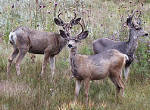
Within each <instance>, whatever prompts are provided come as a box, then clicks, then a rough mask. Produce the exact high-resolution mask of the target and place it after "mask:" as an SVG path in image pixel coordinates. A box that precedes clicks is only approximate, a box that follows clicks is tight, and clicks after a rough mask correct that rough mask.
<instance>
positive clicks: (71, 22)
mask: <svg viewBox="0 0 150 110" xmlns="http://www.w3.org/2000/svg"><path fill="white" fill-rule="evenodd" d="M80 20H81V18H77V19H73V20H71V21H70V24H71V26H73V25H77V24H78V23H79V22H80Z"/></svg>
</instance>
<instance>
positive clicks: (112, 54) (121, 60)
mask: <svg viewBox="0 0 150 110" xmlns="http://www.w3.org/2000/svg"><path fill="white" fill-rule="evenodd" d="M71 51H72V50H71ZM125 60H126V59H125V55H124V54H121V53H120V52H118V51H117V50H114V49H111V50H107V51H106V52H103V53H100V54H96V55H92V56H87V55H80V54H75V55H73V56H72V55H71V56H70V62H71V67H72V68H71V69H72V73H73V75H74V77H75V78H77V79H78V80H84V79H86V78H88V79H90V80H100V79H104V78H105V77H107V76H110V75H111V74H112V73H113V71H114V70H115V71H119V73H120V72H121V70H122V67H123V65H124V64H125ZM118 68H119V69H120V70H117V69H118ZM115 74H116V73H115Z"/></svg>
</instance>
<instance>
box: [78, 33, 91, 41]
mask: <svg viewBox="0 0 150 110" xmlns="http://www.w3.org/2000/svg"><path fill="white" fill-rule="evenodd" d="M88 34H89V31H84V32H82V33H81V34H79V35H78V39H79V40H82V39H85V38H86V37H87V36H88Z"/></svg>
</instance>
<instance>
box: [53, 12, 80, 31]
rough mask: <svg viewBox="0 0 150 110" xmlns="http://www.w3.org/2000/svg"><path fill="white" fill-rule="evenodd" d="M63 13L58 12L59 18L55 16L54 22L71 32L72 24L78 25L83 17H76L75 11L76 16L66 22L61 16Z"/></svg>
mask: <svg viewBox="0 0 150 110" xmlns="http://www.w3.org/2000/svg"><path fill="white" fill-rule="evenodd" d="M60 15H61V13H59V14H58V18H54V22H55V23H56V24H57V25H58V26H62V27H63V29H64V30H65V32H67V33H70V32H69V31H70V29H72V26H74V25H77V24H78V23H79V22H80V20H81V18H76V13H75V12H74V18H73V19H72V20H71V21H70V22H69V23H65V22H64V21H63V20H62V19H61V18H60Z"/></svg>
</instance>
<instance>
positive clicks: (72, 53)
mask: <svg viewBox="0 0 150 110" xmlns="http://www.w3.org/2000/svg"><path fill="white" fill-rule="evenodd" d="M76 54H77V47H75V48H72V49H71V50H70V58H73V57H74V56H75V55H76Z"/></svg>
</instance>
